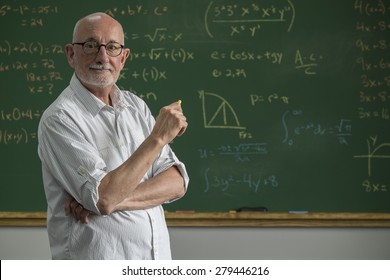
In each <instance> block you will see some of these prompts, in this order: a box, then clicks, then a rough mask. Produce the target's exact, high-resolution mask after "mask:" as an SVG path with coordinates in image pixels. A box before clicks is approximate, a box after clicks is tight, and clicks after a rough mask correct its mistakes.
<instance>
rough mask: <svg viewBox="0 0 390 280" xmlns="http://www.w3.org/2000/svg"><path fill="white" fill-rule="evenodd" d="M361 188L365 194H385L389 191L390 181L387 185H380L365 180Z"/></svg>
mask: <svg viewBox="0 0 390 280" xmlns="http://www.w3.org/2000/svg"><path fill="white" fill-rule="evenodd" d="M362 187H363V189H364V191H365V192H366V193H378V192H387V191H388V190H389V189H390V181H389V182H388V183H380V182H373V181H372V180H369V179H366V180H364V181H363V183H362Z"/></svg>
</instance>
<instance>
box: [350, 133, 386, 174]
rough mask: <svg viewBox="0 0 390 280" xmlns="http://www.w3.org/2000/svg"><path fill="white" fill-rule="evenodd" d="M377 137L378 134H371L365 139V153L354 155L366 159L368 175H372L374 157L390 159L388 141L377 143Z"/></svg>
mask: <svg viewBox="0 0 390 280" xmlns="http://www.w3.org/2000/svg"><path fill="white" fill-rule="evenodd" d="M377 138H378V136H375V137H373V136H371V137H370V138H369V139H367V154H364V155H355V156H354V158H365V159H367V172H368V176H369V177H371V175H372V161H373V160H374V159H375V160H377V159H390V143H382V144H378V145H377V140H378V139H377ZM386 151H387V152H386Z"/></svg>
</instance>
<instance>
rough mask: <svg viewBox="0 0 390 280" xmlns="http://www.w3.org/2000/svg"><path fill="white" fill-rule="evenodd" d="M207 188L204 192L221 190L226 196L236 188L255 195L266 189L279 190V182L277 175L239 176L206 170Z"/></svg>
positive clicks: (254, 174) (249, 174)
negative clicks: (248, 190) (249, 191)
mask: <svg viewBox="0 0 390 280" xmlns="http://www.w3.org/2000/svg"><path fill="white" fill-rule="evenodd" d="M203 177H204V181H205V188H204V192H210V191H213V190H220V191H221V192H223V193H225V194H226V195H230V194H229V191H230V192H232V191H234V188H248V189H250V190H252V191H253V192H254V193H257V192H259V191H260V190H261V189H265V188H277V187H278V186H279V182H278V180H277V177H276V176H275V175H269V176H267V175H265V176H264V175H263V174H261V173H249V172H245V173H239V172H237V174H226V175H224V174H220V173H219V172H216V171H213V170H211V169H210V168H206V169H205V170H204V174H203Z"/></svg>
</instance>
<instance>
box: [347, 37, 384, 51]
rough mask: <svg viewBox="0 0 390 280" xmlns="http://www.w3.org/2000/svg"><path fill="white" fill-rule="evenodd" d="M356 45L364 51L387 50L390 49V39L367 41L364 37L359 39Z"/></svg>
mask: <svg viewBox="0 0 390 280" xmlns="http://www.w3.org/2000/svg"><path fill="white" fill-rule="evenodd" d="M355 46H356V47H357V48H358V49H359V50H360V51H361V52H363V53H364V52H372V51H376V50H382V51H386V50H389V49H390V41H388V40H386V39H380V40H377V41H375V42H366V41H363V40H362V39H358V40H356V43H355Z"/></svg>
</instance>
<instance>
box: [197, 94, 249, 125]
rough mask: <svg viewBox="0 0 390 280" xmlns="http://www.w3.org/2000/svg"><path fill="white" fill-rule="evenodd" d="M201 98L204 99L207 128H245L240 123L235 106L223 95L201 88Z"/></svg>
mask: <svg viewBox="0 0 390 280" xmlns="http://www.w3.org/2000/svg"><path fill="white" fill-rule="evenodd" d="M199 98H200V99H201V100H202V112H203V123H204V127H205V128H227V129H245V127H243V126H241V125H240V121H239V120H238V117H237V114H236V112H235V110H234V109H233V107H232V106H231V105H230V103H229V102H228V101H227V100H226V99H224V98H223V97H222V96H220V95H218V94H216V93H211V92H205V91H204V90H200V91H199Z"/></svg>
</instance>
